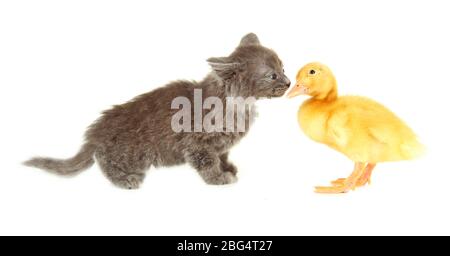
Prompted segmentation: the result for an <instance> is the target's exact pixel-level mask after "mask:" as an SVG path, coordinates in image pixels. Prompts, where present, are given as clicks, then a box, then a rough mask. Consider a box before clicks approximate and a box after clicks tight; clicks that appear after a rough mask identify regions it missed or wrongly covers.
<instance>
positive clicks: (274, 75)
mask: <svg viewBox="0 0 450 256" xmlns="http://www.w3.org/2000/svg"><path fill="white" fill-rule="evenodd" d="M270 78H272V80H277V79H278V76H277V74H272V75H271V76H270Z"/></svg>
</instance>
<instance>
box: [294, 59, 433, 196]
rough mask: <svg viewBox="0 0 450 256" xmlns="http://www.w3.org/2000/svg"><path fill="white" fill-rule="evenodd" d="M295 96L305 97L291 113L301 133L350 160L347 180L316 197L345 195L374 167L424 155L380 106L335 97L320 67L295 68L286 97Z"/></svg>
mask: <svg viewBox="0 0 450 256" xmlns="http://www.w3.org/2000/svg"><path fill="white" fill-rule="evenodd" d="M299 95H308V96H311V98H310V99H308V100H307V101H305V102H304V103H303V104H302V105H301V106H300V109H299V111H298V115H297V118H298V122H299V124H300V127H301V129H302V130H303V132H304V133H305V134H306V135H307V136H308V137H309V138H311V139H312V140H314V141H316V142H319V143H322V144H326V145H328V146H329V147H331V148H333V149H335V150H337V151H339V152H341V153H343V154H344V155H346V156H347V157H348V158H350V159H351V160H352V161H353V162H355V166H354V170H353V172H352V174H351V175H350V176H349V177H348V178H343V179H337V180H335V181H332V182H331V184H332V185H331V186H325V187H322V186H321V187H316V190H315V191H316V192H317V193H331V194H335V193H346V192H348V191H350V190H353V189H355V188H356V187H361V186H364V185H366V184H368V183H370V177H371V175H372V171H373V169H374V168H375V166H376V164H377V163H381V162H388V161H401V160H410V159H413V158H416V157H418V156H420V155H421V154H422V153H423V151H424V147H423V145H422V144H421V143H420V142H419V141H418V139H417V136H416V135H415V133H414V132H413V131H412V130H411V128H409V127H408V126H407V125H406V124H405V123H404V122H403V121H402V120H401V119H400V118H399V117H397V116H396V115H395V114H394V113H393V112H391V111H390V110H389V109H387V108H386V107H384V106H383V105H381V104H380V103H377V102H375V101H373V100H371V99H369V98H366V97H360V96H341V97H338V91H337V84H336V79H335V77H334V75H333V73H332V72H331V70H330V69H329V68H328V67H327V66H326V65H324V64H321V63H317V62H315V63H309V64H307V65H305V66H304V67H303V68H301V69H300V71H299V72H298V74H297V82H296V84H295V86H294V87H293V88H292V89H291V90H290V91H289V93H288V94H287V96H288V97H289V98H293V97H296V96H299Z"/></svg>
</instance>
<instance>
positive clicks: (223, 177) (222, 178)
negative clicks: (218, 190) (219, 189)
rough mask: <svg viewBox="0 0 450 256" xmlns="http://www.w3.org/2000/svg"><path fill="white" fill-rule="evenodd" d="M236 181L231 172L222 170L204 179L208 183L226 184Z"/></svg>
mask: <svg viewBox="0 0 450 256" xmlns="http://www.w3.org/2000/svg"><path fill="white" fill-rule="evenodd" d="M237 181H238V178H237V177H236V175H234V174H233V173H231V172H222V173H220V174H219V175H216V176H211V177H208V178H207V179H205V182H206V183H207V184H209V185H228V184H233V183H236V182H237Z"/></svg>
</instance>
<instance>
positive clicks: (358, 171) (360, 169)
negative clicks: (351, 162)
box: [315, 163, 366, 194]
mask: <svg viewBox="0 0 450 256" xmlns="http://www.w3.org/2000/svg"><path fill="white" fill-rule="evenodd" d="M365 167H366V165H365V164H364V163H355V168H354V170H353V172H352V174H351V175H350V176H349V177H348V178H346V179H345V180H344V182H342V184H338V185H334V186H331V187H316V191H315V192H316V193H323V194H339V193H346V192H348V191H349V190H351V189H354V188H355V187H356V185H357V182H358V181H359V179H360V178H361V177H362V176H363V174H364V172H365V169H366V168H365Z"/></svg>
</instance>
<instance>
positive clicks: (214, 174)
mask: <svg viewBox="0 0 450 256" xmlns="http://www.w3.org/2000/svg"><path fill="white" fill-rule="evenodd" d="M185 158H186V162H188V163H190V164H191V165H192V166H193V167H194V168H195V169H196V170H197V171H198V173H199V174H200V176H201V177H202V178H203V180H204V181H205V182H206V183H207V184H210V185H226V184H232V183H235V182H237V178H236V175H234V174H233V173H231V172H224V171H222V169H221V167H220V166H221V160H220V158H219V156H218V155H217V154H214V153H211V152H208V151H207V150H197V151H193V152H189V153H187V154H186V156H185Z"/></svg>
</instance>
